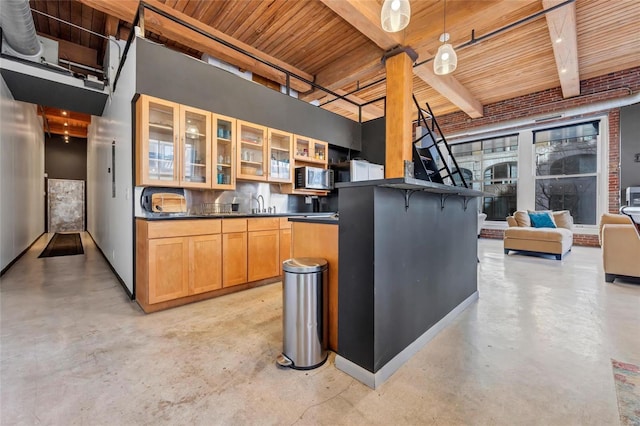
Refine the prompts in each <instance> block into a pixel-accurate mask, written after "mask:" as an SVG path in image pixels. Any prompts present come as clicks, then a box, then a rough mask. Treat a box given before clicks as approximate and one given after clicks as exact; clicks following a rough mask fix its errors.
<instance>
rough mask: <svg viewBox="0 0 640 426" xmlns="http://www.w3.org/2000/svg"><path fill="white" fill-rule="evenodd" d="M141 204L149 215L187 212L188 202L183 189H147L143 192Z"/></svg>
mask: <svg viewBox="0 0 640 426" xmlns="http://www.w3.org/2000/svg"><path fill="white" fill-rule="evenodd" d="M140 204H141V205H142V208H143V210H144V211H146V212H149V213H186V212H187V200H186V198H185V196H184V189H182V188H154V187H146V188H144V189H143V190H142V196H141V198H140Z"/></svg>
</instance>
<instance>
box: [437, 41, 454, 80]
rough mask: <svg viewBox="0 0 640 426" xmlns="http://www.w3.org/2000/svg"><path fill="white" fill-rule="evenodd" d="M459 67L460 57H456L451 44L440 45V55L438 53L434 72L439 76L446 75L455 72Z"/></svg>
mask: <svg viewBox="0 0 640 426" xmlns="http://www.w3.org/2000/svg"><path fill="white" fill-rule="evenodd" d="M447 35H448V34H447ZM447 38H448V37H447ZM457 66H458V55H456V51H455V50H453V46H452V45H450V44H449V43H444V44H442V45H440V47H439V48H438V53H436V58H435V60H434V61H433V72H435V73H436V74H438V75H445V74H449V73H451V72H453V71H454V70H455V69H456V67H457Z"/></svg>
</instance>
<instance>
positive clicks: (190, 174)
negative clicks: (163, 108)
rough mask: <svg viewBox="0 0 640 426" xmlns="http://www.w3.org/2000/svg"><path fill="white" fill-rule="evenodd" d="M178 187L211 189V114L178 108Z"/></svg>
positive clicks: (189, 108) (198, 110)
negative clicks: (179, 155)
mask: <svg viewBox="0 0 640 426" xmlns="http://www.w3.org/2000/svg"><path fill="white" fill-rule="evenodd" d="M180 146H181V153H182V157H181V158H182V168H181V170H180V186H183V187H190V188H211V180H210V178H211V113H209V112H207V111H203V110H200V109H196V108H191V107H186V106H181V107H180Z"/></svg>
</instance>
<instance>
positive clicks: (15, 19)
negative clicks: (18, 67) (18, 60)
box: [0, 0, 43, 62]
mask: <svg viewBox="0 0 640 426" xmlns="http://www.w3.org/2000/svg"><path fill="white" fill-rule="evenodd" d="M1 9H2V10H0V27H2V37H3V38H4V40H5V42H6V44H8V47H10V48H11V50H12V51H13V52H15V53H16V54H17V56H20V57H23V58H25V59H29V60H32V61H36V62H39V61H40V56H41V55H42V51H43V48H42V44H41V43H40V41H39V40H38V37H37V35H36V28H35V25H34V23H33V16H32V15H31V8H30V7H29V0H2V8H1ZM3 50H4V49H3Z"/></svg>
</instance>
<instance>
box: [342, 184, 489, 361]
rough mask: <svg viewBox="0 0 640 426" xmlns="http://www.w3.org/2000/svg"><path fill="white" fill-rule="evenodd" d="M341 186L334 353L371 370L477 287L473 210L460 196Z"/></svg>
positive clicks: (415, 337) (474, 215) (399, 349)
mask: <svg viewBox="0 0 640 426" xmlns="http://www.w3.org/2000/svg"><path fill="white" fill-rule="evenodd" d="M404 195H405V193H404V191H402V190H398V189H391V188H382V187H373V186H360V187H352V188H349V187H347V188H340V190H339V200H340V201H339V203H340V230H339V234H340V236H339V238H340V239H339V253H340V259H339V261H340V270H339V272H338V273H339V282H340V297H339V298H338V318H340V321H339V324H338V327H339V328H338V353H339V354H340V355H342V356H343V357H345V358H347V359H348V360H350V361H352V362H354V363H356V364H358V365H359V366H361V367H363V368H365V369H367V370H369V371H371V372H373V373H375V372H376V371H378V370H379V369H380V368H381V367H383V366H384V365H385V364H386V363H387V362H389V361H390V360H391V359H392V358H393V357H394V356H396V355H397V354H398V353H399V352H401V351H402V350H404V349H405V348H406V347H407V346H408V345H409V344H411V343H412V342H413V341H414V340H415V339H417V338H418V337H420V336H421V335H422V334H424V332H426V331H427V330H428V329H429V328H431V327H432V326H433V325H434V324H435V323H437V322H438V321H439V320H441V319H442V318H443V317H444V316H446V315H447V314H448V313H449V312H451V310H453V309H454V308H455V307H456V306H458V305H459V304H460V303H462V302H463V301H464V300H465V299H467V298H468V297H469V296H471V295H472V294H473V293H474V292H475V291H477V236H476V230H477V214H476V210H475V209H474V208H467V209H465V208H464V204H463V198H462V197H459V196H450V197H448V198H447V199H446V201H445V204H444V208H441V199H440V196H439V195H438V194H431V193H427V192H422V191H420V192H415V193H413V194H412V195H411V198H410V205H409V208H408V209H407V210H405V198H404Z"/></svg>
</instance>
